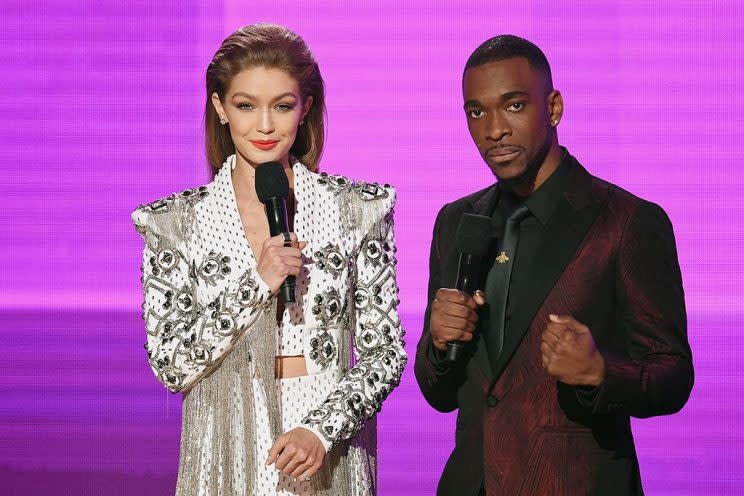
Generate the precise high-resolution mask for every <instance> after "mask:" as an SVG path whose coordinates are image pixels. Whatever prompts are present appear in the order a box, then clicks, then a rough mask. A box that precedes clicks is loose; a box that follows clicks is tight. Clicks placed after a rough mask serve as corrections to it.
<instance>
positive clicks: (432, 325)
mask: <svg viewBox="0 0 744 496" xmlns="http://www.w3.org/2000/svg"><path fill="white" fill-rule="evenodd" d="M485 302H486V300H485V298H484V296H483V292H481V291H480V290H479V291H476V292H475V294H474V295H473V296H470V295H469V294H467V293H464V292H462V291H459V290H457V289H446V288H440V289H439V290H438V291H437V295H436V298H434V301H433V302H431V317H430V318H429V332H430V333H431V339H432V342H433V343H434V347H435V348H437V349H438V350H441V351H444V350H446V349H447V343H449V342H450V341H472V340H473V333H474V332H475V324H476V322H478V314H477V313H476V312H475V310H476V309H477V308H478V307H479V306H481V305H483V304H484V303H485Z"/></svg>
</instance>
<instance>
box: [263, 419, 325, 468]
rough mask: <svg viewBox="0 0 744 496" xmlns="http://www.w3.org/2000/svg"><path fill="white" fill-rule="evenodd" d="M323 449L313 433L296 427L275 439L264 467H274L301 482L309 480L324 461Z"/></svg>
mask: <svg viewBox="0 0 744 496" xmlns="http://www.w3.org/2000/svg"><path fill="white" fill-rule="evenodd" d="M325 455H326V452H325V447H324V446H323V443H321V442H320V439H318V436H316V435H315V434H314V433H313V432H311V431H309V430H307V429H303V428H302V427H297V428H296V429H292V430H291V431H289V432H285V433H284V434H282V435H281V436H279V437H278V438H277V439H276V442H275V443H274V446H272V447H271V449H270V450H269V457H268V458H267V459H266V465H271V464H272V463H276V465H275V467H276V469H277V470H280V471H281V472H282V473H283V474H286V475H290V476H292V477H294V478H295V479H297V478H302V479H301V480H310V478H311V477H312V476H313V475H315V473H316V472H317V471H318V469H319V468H320V467H321V465H323V460H324V459H325Z"/></svg>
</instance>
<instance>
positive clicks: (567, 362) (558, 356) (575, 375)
mask: <svg viewBox="0 0 744 496" xmlns="http://www.w3.org/2000/svg"><path fill="white" fill-rule="evenodd" d="M540 351H542V366H543V368H544V369H545V370H546V371H547V372H548V374H550V375H552V376H553V377H555V378H556V379H558V380H559V381H561V382H563V383H564V384H571V385H574V386H579V385H581V386H598V385H600V384H602V381H604V359H603V358H602V355H600V353H599V351H597V347H596V346H595V345H594V338H593V337H592V333H591V331H590V330H589V328H588V327H587V326H585V325H584V324H582V323H581V322H578V321H577V320H576V319H574V318H573V317H570V316H565V315H562V316H558V315H551V316H550V322H548V325H547V327H546V328H545V330H544V331H543V333H542V343H541V344H540Z"/></svg>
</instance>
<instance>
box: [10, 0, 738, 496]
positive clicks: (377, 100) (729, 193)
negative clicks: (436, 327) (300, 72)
mask: <svg viewBox="0 0 744 496" xmlns="http://www.w3.org/2000/svg"><path fill="white" fill-rule="evenodd" d="M399 3H400V2H393V1H383V2H365V3H362V2H353V3H352V2H340V1H336V2H317V5H316V6H314V7H313V8H312V9H310V8H308V7H307V2H300V1H297V2H282V1H277V2H265V1H252V2H238V1H221V2H220V1H207V0H191V1H189V0H182V1H174V0H166V1H159V2H149V1H143V0H137V1H128V2H113V1H100V2H84V1H72V0H60V1H57V2H39V1H37V2H30V1H20V0H5V1H4V2H3V5H2V7H0V20H1V21H2V25H3V26H4V27H3V29H2V30H1V31H0V47H1V48H0V65H1V66H2V72H1V73H0V83H1V86H0V87H1V88H2V89H3V91H2V93H0V102H1V103H0V108H1V109H2V111H3V112H2V115H3V119H2V121H0V153H1V154H2V157H3V164H2V165H3V174H2V176H1V177H0V184H1V185H2V188H3V190H4V191H6V193H5V195H3V196H0V228H2V232H3V239H2V245H1V246H0V253H1V254H2V257H0V260H2V262H0V263H2V265H1V266H0V273H2V277H1V278H0V319H1V320H0V323H1V325H2V332H3V334H2V336H3V339H2V345H1V346H0V493H2V494H19V495H32V494H33V495H36V494H106V495H113V494H131V493H137V494H138V495H140V496H144V495H146V494H167V493H168V492H170V491H172V488H173V487H174V484H175V474H176V465H177V456H178V455H177V448H178V436H179V428H180V400H179V398H178V397H176V396H172V395H170V394H169V393H167V392H166V391H165V389H164V388H162V387H161V386H159V385H158V383H157V382H156V381H155V380H154V378H153V377H152V375H151V373H150V371H149V369H148V367H147V363H146V357H145V353H144V350H143V349H142V344H143V343H144V329H143V325H142V321H141V319H140V318H139V311H140V310H139V305H140V302H141V298H142V295H141V288H140V283H139V270H138V268H139V265H140V256H141V248H142V244H141V241H140V239H139V238H138V236H137V235H136V233H135V231H134V229H133V228H132V227H131V225H130V221H129V212H130V211H131V210H132V209H133V208H134V207H136V206H137V205H138V204H140V203H143V202H145V201H149V200H152V199H155V198H157V197H159V196H163V195H166V194H169V193H171V192H174V191H180V190H182V189H185V188H187V187H191V186H194V185H198V184H201V183H204V182H205V181H206V180H207V173H206V168H205V166H204V159H203V151H202V147H203V144H202V143H203V138H202V129H203V126H202V124H201V117H202V113H203V102H204V95H203V89H202V84H203V83H202V78H203V73H204V69H205V67H206V65H207V63H208V62H209V60H210V58H211V55H212V54H213V52H214V51H215V50H216V48H217V47H218V46H219V43H220V41H221V40H222V39H223V38H224V37H225V36H226V35H227V34H229V33H230V32H232V31H233V30H234V29H235V28H237V27H238V26H240V25H242V24H248V23H252V22H258V21H272V22H278V23H281V24H284V25H286V26H288V27H289V28H291V29H294V30H296V31H297V32H298V33H299V34H301V35H302V36H303V37H304V38H305V40H306V41H307V42H308V43H309V44H310V46H311V47H312V49H313V51H314V53H315V55H316V57H317V59H318V60H319V62H320V65H321V69H322V71H323V74H324V76H325V78H326V83H327V90H328V111H329V132H328V142H327V151H326V153H325V156H324V160H323V166H322V167H323V169H324V170H327V171H332V172H336V173H342V174H346V175H350V176H353V177H357V178H362V179H366V180H377V181H382V182H390V183H393V184H394V185H395V186H396V187H397V188H398V191H399V203H398V207H397V210H396V214H397V219H396V220H397V238H398V243H399V250H400V251H399V259H400V264H399V268H400V273H399V277H400V279H399V281H400V285H401V290H402V295H401V299H402V308H401V310H402V314H403V319H404V324H405V325H406V328H407V330H408V347H407V348H408V351H409V353H410V354H411V355H413V352H414V348H415V344H416V342H417V340H418V337H419V334H420V332H421V331H420V330H421V320H422V317H421V315H422V313H423V309H424V305H425V287H426V282H427V281H426V272H427V259H428V246H429V242H430V234H431V227H432V223H433V220H434V216H435V215H436V212H437V210H438V208H439V207H440V206H441V205H442V204H443V203H444V202H447V201H450V200H453V199H455V198H458V197H460V196H462V195H464V194H466V193H469V192H471V191H474V190H476V189H480V188H481V187H483V186H485V185H487V184H489V183H490V182H491V181H492V177H491V175H490V172H488V170H487V168H486V166H485V165H484V164H483V163H482V162H481V161H480V159H479V158H478V156H477V154H476V152H475V148H474V146H473V145H472V143H471V142H470V138H469V136H468V134H467V129H466V125H465V119H464V115H463V112H462V110H461V104H462V102H461V96H460V90H459V84H460V77H461V71H462V67H463V65H464V63H465V60H466V58H467V57H468V55H469V54H470V52H471V51H472V50H473V49H474V48H475V47H476V46H477V45H478V44H479V43H480V42H481V41H483V40H484V39H486V38H488V37H490V36H492V35H494V34H499V33H506V32H509V33H514V34H518V35H521V36H525V37H527V38H529V39H531V40H533V41H534V42H536V43H537V44H538V45H540V46H541V47H542V48H543V50H544V51H545V53H546V54H547V56H548V58H549V59H550V61H551V63H552V66H553V71H554V81H555V84H556V86H557V87H558V88H559V89H561V90H562V92H563V95H564V99H565V101H566V113H565V117H564V119H563V121H562V123H561V125H560V138H561V141H562V143H563V144H564V145H566V146H568V148H569V149H570V150H571V151H572V153H573V154H574V155H576V156H577V157H578V158H579V160H581V161H582V163H583V164H584V165H585V166H587V168H588V169H589V170H590V171H592V172H593V173H595V174H597V175H599V176H601V177H603V178H605V179H608V180H610V181H612V182H615V183H617V184H619V185H620V186H622V187H625V188H626V189H629V190H631V191H633V192H635V193H636V194H638V195H640V196H643V197H645V198H647V199H650V200H653V201H656V202H658V203H660V204H661V205H662V206H663V207H664V208H665V209H666V210H667V212H668V213H669V215H670V217H671V218H672V221H673V223H674V225H675V231H676V234H677V242H678V249H679V256H680V262H681V265H682V270H683V276H684V282H685V288H686V293H687V303H688V310H689V320H690V326H689V332H690V342H691V344H692V347H693V353H694V360H695V366H696V384H695V389H694V391H693V393H692V397H691V398H690V401H689V403H688V405H687V407H686V408H685V409H684V410H683V411H682V412H681V413H679V414H677V415H674V416H671V417H661V418H656V419H649V420H641V421H635V422H634V424H633V425H634V432H635V434H636V440H637V446H638V453H639V457H640V460H641V469H642V475H643V478H644V481H645V486H646V489H647V493H648V494H674V495H682V494H742V493H744V467H743V463H742V462H744V375H743V374H741V373H740V372H739V371H740V367H741V364H742V362H743V361H744V351H742V350H743V349H744V347H743V345H744V332H742V329H744V299H743V298H742V295H744V257H742V256H741V254H740V250H741V246H742V242H744V204H743V202H742V200H741V198H740V196H741V192H742V191H743V190H744V179H742V174H741V173H740V166H741V163H742V161H743V159H744V144H742V137H741V126H742V124H743V123H744V117H743V116H744V99H742V90H743V89H744V84H743V83H744V48H742V47H743V45H742V42H743V41H744V39H743V38H744V35H743V33H744V7H742V6H741V4H740V2H738V1H736V0H728V1H719V2H703V1H684V2H683V1H657V2H653V3H651V2H649V4H651V5H646V4H647V2H639V1H632V2H614V3H613V2H600V1H591V2H568V1H550V2H548V1H538V2H510V4H509V5H506V4H504V3H503V2H480V3H479V5H475V6H474V5H473V4H474V2H466V1H461V2H452V1H450V2H446V3H442V4H441V5H432V4H431V2H424V1H414V2H408V3H407V4H406V5H399ZM453 420H454V419H453V417H452V416H450V415H441V414H437V413H436V412H434V411H433V410H432V409H431V408H429V407H428V405H426V403H425V402H424V401H423V399H422V398H421V396H420V395H419V393H418V389H417V387H416V384H415V380H414V379H413V374H412V367H409V369H408V370H407V371H406V374H405V376H404V381H403V383H402V384H401V386H400V388H398V389H397V390H396V391H395V392H394V393H393V395H392V396H391V397H390V399H389V400H388V402H387V403H386V404H385V406H384V408H383V412H382V413H381V421H380V426H381V439H380V459H381V463H380V494H381V495H395V494H421V495H428V494H433V491H434V489H433V488H434V487H435V485H436V481H437V479H438V476H439V473H440V471H441V468H442V466H443V463H444V461H445V459H446V457H447V455H448V454H449V450H450V448H451V446H452V443H453V432H454V431H453ZM443 433H444V434H443Z"/></svg>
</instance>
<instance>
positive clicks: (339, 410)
mask: <svg viewBox="0 0 744 496" xmlns="http://www.w3.org/2000/svg"><path fill="white" fill-rule="evenodd" d="M389 191H390V192H391V193H392V194H391V197H390V198H387V199H386V200H387V206H388V207H387V208H385V209H384V211H383V212H381V213H380V214H378V215H379V218H378V220H377V222H375V224H374V225H373V226H372V228H371V229H369V230H368V231H367V232H365V233H363V237H362V238H361V242H360V243H359V247H358V252H357V253H356V255H355V267H356V274H355V276H356V283H355V287H354V294H353V301H354V313H355V315H354V317H355V318H354V319H352V322H353V323H354V326H355V327H354V329H353V333H354V345H355V349H356V357H357V361H356V364H355V365H354V366H353V367H352V368H351V369H349V370H348V372H346V374H345V375H344V376H343V377H342V378H341V381H340V382H339V383H338V385H337V387H336V389H335V390H334V391H333V392H332V393H331V394H330V395H329V396H328V398H327V399H326V400H325V401H324V402H323V403H322V404H321V405H320V406H319V407H317V408H315V409H314V410H312V411H311V412H310V413H309V414H308V415H307V416H306V417H305V418H304V419H303V422H302V424H301V426H302V427H304V428H307V429H309V430H311V431H313V432H315V433H316V434H318V435H319V437H320V439H321V441H322V442H323V444H324V445H325V447H326V450H330V449H331V448H332V447H333V446H335V445H336V444H337V443H338V442H340V441H341V440H344V439H349V438H351V437H353V436H354V435H356V434H357V433H358V432H359V431H360V430H361V428H362V425H363V424H364V422H365V421H366V420H367V419H369V418H371V417H372V416H374V415H375V414H376V413H377V412H378V411H379V410H380V408H381V407H382V402H383V400H384V399H385V398H386V397H387V396H388V395H389V394H390V392H391V391H392V390H393V388H394V387H396V386H397V385H398V384H399V383H400V378H401V374H402V373H403V367H404V366H405V364H406V360H407V356H406V352H405V350H404V349H403V346H404V342H403V340H402V338H403V335H404V331H403V329H402V328H401V323H400V317H399V316H398V310H397V307H398V303H399V300H398V285H397V283H396V272H395V264H396V259H395V251H396V248H395V240H394V235H393V210H392V206H393V204H394V203H395V192H394V190H393V189H392V188H390V189H389ZM377 201H380V202H382V201H383V200H377ZM367 213H368V212H367ZM367 213H365V214H367Z"/></svg>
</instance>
